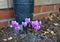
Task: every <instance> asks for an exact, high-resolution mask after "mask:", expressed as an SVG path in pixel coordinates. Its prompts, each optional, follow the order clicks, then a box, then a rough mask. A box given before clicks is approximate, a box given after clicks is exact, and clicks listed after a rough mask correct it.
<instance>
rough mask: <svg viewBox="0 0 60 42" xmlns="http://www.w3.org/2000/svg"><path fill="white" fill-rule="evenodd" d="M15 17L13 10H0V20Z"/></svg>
mask: <svg viewBox="0 0 60 42" xmlns="http://www.w3.org/2000/svg"><path fill="white" fill-rule="evenodd" d="M13 17H14V12H13V9H9V10H8V9H5V10H0V19H7V18H13Z"/></svg>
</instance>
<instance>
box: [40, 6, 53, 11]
mask: <svg viewBox="0 0 60 42" xmlns="http://www.w3.org/2000/svg"><path fill="white" fill-rule="evenodd" d="M41 8H42V12H47V11H51V10H54V5H47V6H42V7H41Z"/></svg>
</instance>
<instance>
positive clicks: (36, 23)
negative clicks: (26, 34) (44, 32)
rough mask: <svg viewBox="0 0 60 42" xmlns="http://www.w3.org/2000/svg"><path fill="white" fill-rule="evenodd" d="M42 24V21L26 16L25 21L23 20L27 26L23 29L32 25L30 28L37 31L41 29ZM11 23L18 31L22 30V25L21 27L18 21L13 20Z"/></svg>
mask: <svg viewBox="0 0 60 42" xmlns="http://www.w3.org/2000/svg"><path fill="white" fill-rule="evenodd" d="M29 24H30V25H29ZM41 24H42V22H41V21H31V20H30V18H26V19H25V21H24V22H22V26H23V27H25V28H23V29H27V28H29V27H30V26H31V27H30V28H33V29H34V30H35V31H38V30H40V28H41ZM11 25H12V26H13V27H14V29H15V30H16V31H19V30H20V27H19V24H18V22H16V21H12V22H11Z"/></svg>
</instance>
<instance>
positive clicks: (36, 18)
mask: <svg viewBox="0 0 60 42" xmlns="http://www.w3.org/2000/svg"><path fill="white" fill-rule="evenodd" d="M46 16H48V15H47V14H41V15H37V16H34V17H33V20H39V19H41V18H43V17H46Z"/></svg>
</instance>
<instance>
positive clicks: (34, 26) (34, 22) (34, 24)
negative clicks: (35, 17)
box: [31, 21, 40, 31]
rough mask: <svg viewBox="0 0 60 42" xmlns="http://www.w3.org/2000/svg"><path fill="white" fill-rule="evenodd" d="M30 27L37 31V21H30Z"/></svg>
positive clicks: (38, 27)
mask: <svg viewBox="0 0 60 42" xmlns="http://www.w3.org/2000/svg"><path fill="white" fill-rule="evenodd" d="M31 24H32V27H33V28H34V29H35V30H36V31H38V30H39V29H40V26H39V22H38V21H32V23H31Z"/></svg>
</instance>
